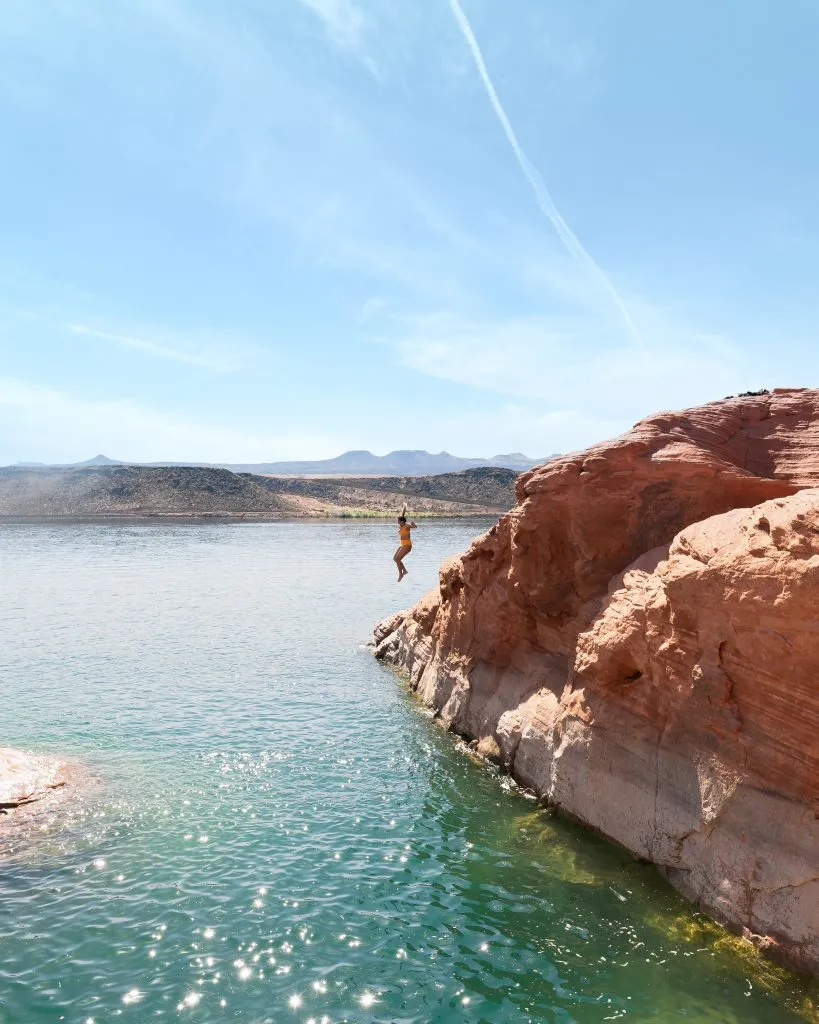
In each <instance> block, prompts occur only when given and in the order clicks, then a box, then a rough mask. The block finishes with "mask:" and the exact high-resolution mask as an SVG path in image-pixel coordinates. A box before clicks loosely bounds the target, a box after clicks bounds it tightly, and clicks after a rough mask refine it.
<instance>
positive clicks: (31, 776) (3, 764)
mask: <svg viewBox="0 0 819 1024" xmlns="http://www.w3.org/2000/svg"><path fill="white" fill-rule="evenodd" d="M67 770H68V764H67V762H66V761H63V760H60V759H59V758H56V757H43V756H40V755H38V754H31V753H27V752H25V751H23V750H13V749H11V748H10V747H0V813H2V812H3V811H9V810H12V809H14V808H16V807H20V806H21V805H22V804H29V803H33V802H34V801H35V800H41V799H42V798H43V797H45V796H47V795H48V794H49V793H50V792H51V791H52V790H54V789H58V788H59V787H61V786H64V785H65V784H66V781H67V779H66V773H67Z"/></svg>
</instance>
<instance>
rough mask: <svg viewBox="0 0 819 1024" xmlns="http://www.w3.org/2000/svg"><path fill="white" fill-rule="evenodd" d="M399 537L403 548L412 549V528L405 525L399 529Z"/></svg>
mask: <svg viewBox="0 0 819 1024" xmlns="http://www.w3.org/2000/svg"><path fill="white" fill-rule="evenodd" d="M398 536H399V537H400V538H401V547H404V548H411V547H412V537H411V536H410V528H409V526H407V524H406V523H404V525H403V526H399V527H398Z"/></svg>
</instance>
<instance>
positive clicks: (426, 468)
mask: <svg viewBox="0 0 819 1024" xmlns="http://www.w3.org/2000/svg"><path fill="white" fill-rule="evenodd" d="M554 457H555V456H554V455H549V456H546V457H545V458H542V459H530V458H528V457H527V456H526V455H521V454H520V452H512V453H510V454H508V455H493V456H492V457H491V458H489V459H480V458H473V459H468V458H460V457H459V456H457V455H450V454H449V452H438V454H437V455H434V454H431V453H430V452H426V451H420V450H407V451H396V452H390V453H389V454H388V455H373V453H372V452H368V451H350V452H344V454H343V455H338V456H336V457H335V458H334V459H318V460H315V461H300V462H254V463H231V462H217V463H208V462H148V463H127V462H122V461H121V460H119V459H111V458H109V457H108V456H107V455H95V456H94V458H93V459H86V461H85V462H75V463H72V464H71V466H72V467H73V468H81V467H84V466H126V465H142V466H193V467H200V468H206V469H207V468H210V469H229V470H231V471H232V472H234V473H260V474H263V475H267V476H399V477H401V476H435V475H438V474H441V473H457V472H460V471H461V470H464V469H480V468H482V467H485V466H489V467H494V468H496V469H512V470H514V471H515V472H516V473H522V472H524V470H527V469H531V468H532V467H533V466H539V465H541V464H542V463H544V462H548V461H549V459H553V458H554ZM18 465H19V466H30V467H34V466H42V465H43V464H42V463H18ZM52 468H54V467H52ZM60 468H70V467H65V466H63V467H60Z"/></svg>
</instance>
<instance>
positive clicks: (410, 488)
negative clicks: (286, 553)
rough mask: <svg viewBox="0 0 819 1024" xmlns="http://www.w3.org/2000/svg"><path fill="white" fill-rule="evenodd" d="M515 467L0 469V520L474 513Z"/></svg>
mask: <svg viewBox="0 0 819 1024" xmlns="http://www.w3.org/2000/svg"><path fill="white" fill-rule="evenodd" d="M516 477H517V473H516V472H515V471H514V470H509V469H502V468H496V467H486V468H481V469H469V470H464V471H461V472H457V473H444V474H441V475H438V476H423V477H374V478H357V479H354V480H350V479H341V478H337V479H327V478H323V479H309V478H302V477H299V478H287V477H270V476H260V475H255V474H251V473H233V472H231V471H230V470H227V469H217V468H204V467H194V466H161V467H158V466H119V465H114V466H107V465H96V466H86V467H81V468H61V469H58V468H54V469H52V468H43V469H40V468H37V469H35V468H26V467H8V468H5V469H0V516H6V517H16V516H36V517H51V516H106V515H109V516H123V515H179V516H186V515H187V516H201V515H210V516H213V515H226V516H263V517H270V518H279V517H290V516H328V515H329V516H332V515H391V514H396V513H397V511H399V510H400V508H401V506H402V504H403V503H404V502H405V501H406V503H407V506H408V508H409V509H410V511H411V512H412V514H413V515H480V514H491V513H498V512H502V511H506V510H507V509H508V508H511V507H512V505H513V504H514V501H515V495H514V482H515V479H516Z"/></svg>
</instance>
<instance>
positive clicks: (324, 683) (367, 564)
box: [0, 522, 815, 1024]
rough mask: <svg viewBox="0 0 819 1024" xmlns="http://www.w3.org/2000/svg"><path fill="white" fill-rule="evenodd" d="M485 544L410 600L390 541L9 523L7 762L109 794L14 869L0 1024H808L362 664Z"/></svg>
mask: <svg viewBox="0 0 819 1024" xmlns="http://www.w3.org/2000/svg"><path fill="white" fill-rule="evenodd" d="M477 530H478V527H477V526H475V525H474V524H464V523H456V524H447V523H443V522H436V523H425V524H424V525H423V530H422V529H421V527H420V526H419V537H420V536H421V535H422V536H423V544H422V543H421V542H420V540H419V543H418V545H417V547H416V549H414V551H413V555H412V557H413V558H414V559H415V563H414V567H415V570H416V571H415V573H413V572H412V571H411V574H410V577H409V578H408V581H405V583H404V584H402V586H407V585H409V586H410V588H411V589H410V591H409V592H406V593H404V592H402V593H401V595H397V594H396V591H395V587H394V581H393V579H392V577H391V576H390V575H389V565H386V566H385V552H386V562H389V559H390V557H391V554H392V550H394V549H392V548H390V544H391V541H392V537H391V534H390V533H389V531H387V530H386V529H382V527H381V526H379V525H372V524H357V523H354V522H350V523H343V524H339V525H333V524H323V523H322V524H318V523H317V524H305V523H301V524H273V525H259V524H232V525H220V524H216V523H209V524H198V525H183V524H177V525H168V524H165V523H152V524H149V525H147V526H144V525H143V526H138V525H135V524H118V525H115V526H97V525H75V526H65V525H61V526H59V527H57V526H34V525H30V524H27V525H23V526H14V527H12V526H6V527H0V564H2V566H3V572H2V581H1V582H2V586H3V588H4V606H3V617H4V635H6V636H13V637H14V642H13V643H5V644H4V643H2V642H0V677H2V679H3V681H4V683H3V685H4V702H5V703H6V706H8V707H13V708H14V709H15V717H14V729H15V733H14V736H13V737H9V736H7V735H6V734H4V735H3V736H2V737H0V740H2V741H3V742H7V741H8V740H9V739H12V738H13V741H14V743H15V744H16V745H19V746H24V747H30V748H32V749H38V750H39V749H42V750H56V751H57V752H59V753H63V752H64V753H66V754H71V755H75V756H76V757H78V758H79V759H80V761H82V762H84V763H85V764H87V765H88V766H89V767H90V769H91V771H92V774H93V775H94V776H95V777H99V778H100V779H101V780H102V784H101V785H100V786H98V787H97V788H89V790H88V792H87V793H86V794H85V795H84V799H83V802H82V805H71V804H66V805H65V808H66V809H65V814H63V815H61V816H58V817H57V818H54V819H53V820H49V822H48V823H47V826H46V827H45V829H43V830H40V829H39V828H38V831H37V834H36V837H35V838H31V839H29V838H27V837H21V838H20V840H19V841H16V842H15V849H14V852H13V854H12V856H11V857H10V859H8V860H7V861H4V867H3V872H2V873H0V905H2V907H3V910H4V912H5V913H6V914H7V915H8V918H9V920H12V921H13V922H14V935H11V936H9V935H8V934H6V933H3V935H5V937H3V935H0V964H2V981H3V985H2V988H3V1000H4V1001H5V1002H4V1005H3V1008H2V1011H1V1012H2V1013H3V1014H5V1015H6V1016H7V1017H8V1019H9V1020H10V1021H20V1022H21V1024H23V1022H25V1024H28V1022H29V1021H32V1022H34V1021H36V1020H40V1019H42V1020H46V1019H48V1020H52V1019H53V1020H55V1021H56V1020H59V1019H60V1017H64V1018H65V1020H66V1024H69V1021H71V1020H76V1021H79V1022H83V1024H89V1021H95V1022H97V1024H99V1022H100V1021H103V1020H105V1021H109V1020H111V1021H113V1020H118V1019H122V1020H123V1021H124V1022H127V1021H129V1020H133V1021H134V1024H143V1021H144V1022H145V1024H147V1022H149V1021H152V1020H162V1019H165V1018H168V1019H170V1018H171V1017H175V1016H176V1015H177V1007H179V1006H181V1007H182V1009H181V1010H179V1011H178V1012H179V1015H180V1016H181V1017H182V1019H190V1020H191V1021H197V1020H201V1021H203V1022H205V1021H210V1020H214V1021H216V1020H222V1019H225V1020H227V1019H230V1020H236V1021H251V1022H252V1021H256V1020H258V1021H262V1020H265V1019H268V1018H272V1019H275V1020H278V1019H279V1018H281V1019H282V1020H292V1021H293V1022H294V1024H305V1022H306V1021H307V1020H313V1021H315V1022H316V1024H321V1022H323V1024H331V1022H334V1024H338V1022H340V1021H343V1020H345V1019H346V1020H350V1021H358V1020H359V1019H360V1020H361V1022H362V1024H366V1021H365V1018H366V1019H370V1018H373V1019H378V1020H384V1021H390V1020H393V1019H400V1020H401V1021H404V1022H406V1024H429V1022H430V1021H436V1022H440V1024H450V1021H452V1022H458V1024H460V1022H461V1021H463V1022H464V1024H470V1022H471V1024H476V1022H477V1021H480V1020H486V1021H490V1022H491V1024H506V1022H507V1021H508V1022H509V1024H512V1022H517V1021H518V1020H520V1021H529V1020H531V1021H538V1022H539V1021H546V1020H563V1019H565V1020H574V1021H578V1022H579V1024H596V1021H598V1020H600V1019H602V1017H601V1016H600V1014H601V1013H604V1014H605V1016H607V1017H609V1018H611V1019H618V1017H620V1018H622V1017H623V1015H624V1014H625V1015H626V1016H625V1018H624V1019H625V1020H628V1019H634V1020H641V1019H649V1018H651V1019H657V1020H664V1021H666V1020H668V1021H670V1020H676V1019H678V1018H681V1017H682V1016H683V1014H684V1015H685V1016H686V1018H687V1019H689V1020H695V1019H696V1020H702V1021H703V1022H705V1021H711V1020H713V1021H716V1020H719V1021H720V1024H746V1022H748V1021H750V1020H753V1021H754V1024H795V1022H799V1021H802V1022H804V1021H805V1020H809V1019H810V1016H809V1015H808V1009H806V1007H808V1005H809V1001H810V1000H811V999H814V1001H815V997H814V996H813V994H812V993H811V992H810V991H809V990H808V989H807V988H806V987H805V986H804V985H802V983H800V982H798V981H797V980H794V979H792V978H790V977H789V976H785V975H783V974H782V973H778V969H775V968H764V969H762V968H760V967H759V966H758V964H759V961H758V960H755V959H753V957H752V956H748V957H746V956H745V955H744V953H743V950H744V947H739V946H732V945H729V944H727V943H724V942H723V941H722V938H723V937H724V933H723V932H721V931H719V930H718V929H715V930H714V931H713V932H712V931H710V930H709V929H708V928H704V927H703V926H702V925H701V923H700V922H701V921H702V919H700V918H698V917H697V916H696V915H694V914H693V913H692V911H691V908H690V907H688V906H687V905H686V904H685V903H684V901H682V900H681V899H680V898H678V897H677V896H676V895H675V894H674V893H673V892H672V891H671V890H669V889H668V887H667V886H666V885H665V884H664V883H663V882H662V881H661V880H660V879H659V878H658V876H657V875H656V872H654V871H653V870H651V869H650V868H647V867H646V866H644V865H640V864H635V863H634V862H633V861H632V860H631V859H630V858H628V857H625V856H624V855H623V854H622V853H621V852H620V851H618V850H615V849H614V848H612V847H610V846H608V845H607V844H605V843H603V842H601V841H600V840H599V839H597V838H595V837H593V836H590V835H589V834H588V833H585V832H583V831H582V830H581V829H579V828H576V827H575V826H573V825H571V824H569V823H567V822H563V821H561V820H560V819H557V818H554V817H551V816H550V815H548V814H547V813H546V812H543V811H541V810H539V809H537V808H534V807H533V806H532V805H531V804H530V803H527V802H526V801H524V800H523V799H522V798H521V796H520V795H519V794H518V793H517V791H516V790H515V787H514V786H512V785H510V784H509V782H508V780H502V779H500V778H499V777H498V776H497V775H496V774H495V773H493V772H492V771H491V770H489V769H487V768H485V767H484V766H482V765H480V764H476V763H473V762H472V761H471V760H469V759H468V758H466V757H464V756H463V755H462V754H461V753H459V752H458V750H457V749H456V747H455V745H454V744H453V742H452V739H451V737H450V736H448V735H447V734H445V733H444V732H443V731H442V730H440V729H439V728H438V726H437V725H436V724H435V722H434V721H432V720H431V719H430V718H428V717H425V716H424V715H422V714H421V713H419V710H420V709H419V707H418V705H417V703H416V702H415V701H414V700H412V699H410V698H409V697H408V696H407V694H406V691H405V689H404V688H403V687H402V684H401V683H400V682H398V681H396V680H395V679H394V678H393V676H391V675H390V674H389V673H387V672H384V671H383V670H382V669H381V668H380V667H379V666H378V665H377V664H376V663H375V662H374V660H373V659H372V657H371V655H370V653H369V652H368V651H367V650H366V649H363V645H364V644H365V643H366V641H367V640H368V638H369V635H370V629H371V627H372V624H373V622H375V621H377V620H378V618H379V617H381V616H382V615H384V614H385V613H387V612H390V611H392V610H394V609H395V608H397V607H398V604H399V603H401V604H410V603H412V602H413V601H414V600H416V599H417V598H418V597H420V596H421V595H422V593H423V592H424V591H425V590H427V589H428V588H429V587H430V586H433V585H434V584H435V582H436V580H437V573H438V566H439V565H440V563H441V561H442V560H443V559H444V558H445V557H446V556H448V555H449V554H451V553H453V552H456V551H459V550H463V549H464V548H465V547H466V546H467V544H468V541H469V539H470V538H471V536H472V535H473V534H474V533H475V532H477ZM387 542H389V543H387ZM412 588H414V589H412ZM399 596H400V602H399V600H398V598H399ZM68 678H70V699H66V693H67V692H68V691H67V689H66V686H67V683H66V680H67V679H68ZM204 837H206V838H207V842H200V838H204ZM2 841H3V836H2V831H0V843H2ZM623 895H626V897H627V898H626V899H625V900H622V899H620V897H621V896H623ZM20 935H25V936H29V938H27V940H26V942H20V941H19V940H18V938H17V937H19V936H20ZM741 954H742V955H741ZM32 978H36V981H34V982H33V981H32ZM749 982H750V986H749ZM800 986H801V987H800ZM293 998H298V999H299V1000H301V1003H300V1004H299V1005H298V1006H296V1007H293V1006H291V1005H290V1000H291V999H293ZM277 1008H278V1009H277Z"/></svg>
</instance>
